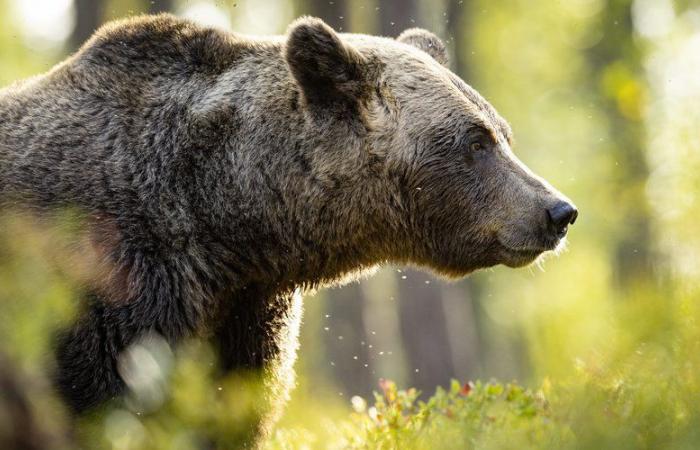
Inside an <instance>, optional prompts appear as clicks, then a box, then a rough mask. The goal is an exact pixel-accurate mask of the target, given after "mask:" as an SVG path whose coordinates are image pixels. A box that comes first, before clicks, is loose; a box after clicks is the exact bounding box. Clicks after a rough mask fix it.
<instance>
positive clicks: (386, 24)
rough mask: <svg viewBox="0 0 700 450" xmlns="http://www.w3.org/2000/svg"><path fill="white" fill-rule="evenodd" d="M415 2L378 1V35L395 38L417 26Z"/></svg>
mask: <svg viewBox="0 0 700 450" xmlns="http://www.w3.org/2000/svg"><path fill="white" fill-rule="evenodd" d="M418 22H419V21H418V1H417V0H379V33H380V34H381V35H382V36H392V37H396V36H398V35H399V34H401V32H402V31H403V30H405V29H407V28H412V27H415V26H417V25H416V24H417V23H418Z"/></svg>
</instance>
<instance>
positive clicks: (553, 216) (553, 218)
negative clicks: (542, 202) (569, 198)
mask: <svg viewBox="0 0 700 450" xmlns="http://www.w3.org/2000/svg"><path fill="white" fill-rule="evenodd" d="M547 215H548V216H549V221H550V222H551V224H552V225H553V226H554V229H555V230H556V232H557V234H564V233H566V227H568V226H569V224H571V225H573V224H574V222H576V218H577V217H578V211H577V210H576V207H575V206H574V205H572V204H571V203H568V202H564V201H560V202H557V203H556V204H555V205H554V206H552V207H551V208H548V209H547Z"/></svg>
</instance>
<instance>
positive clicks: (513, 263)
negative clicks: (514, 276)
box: [501, 240, 558, 268]
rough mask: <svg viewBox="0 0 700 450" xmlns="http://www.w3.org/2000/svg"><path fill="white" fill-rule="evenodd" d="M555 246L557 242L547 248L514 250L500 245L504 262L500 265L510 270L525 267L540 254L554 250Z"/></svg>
mask: <svg viewBox="0 0 700 450" xmlns="http://www.w3.org/2000/svg"><path fill="white" fill-rule="evenodd" d="M557 244H558V240H557V242H555V243H553V245H548V246H542V247H522V248H515V247H508V246H506V245H503V244H502V243H501V245H502V246H503V250H504V251H503V253H504V255H503V256H504V258H503V259H504V261H503V262H502V264H504V265H506V266H508V267H512V268H516V267H523V266H526V265H528V264H530V263H532V262H533V261H535V260H536V259H537V258H538V257H539V256H540V255H541V254H542V253H545V252H548V251H551V250H553V249H555V248H556V247H557Z"/></svg>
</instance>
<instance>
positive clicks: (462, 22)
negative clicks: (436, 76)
mask: <svg viewBox="0 0 700 450" xmlns="http://www.w3.org/2000/svg"><path fill="white" fill-rule="evenodd" d="M469 3H470V2H469V1H466V2H465V1H464V0H448V2H447V27H446V29H445V32H446V33H447V42H446V44H447V47H448V48H449V49H450V66H451V67H452V70H453V71H454V72H455V73H456V74H457V75H459V76H460V77H461V78H462V79H463V80H465V81H467V83H469V78H470V76H469V73H468V67H467V57H466V55H467V52H466V49H468V48H469V47H470V45H469V42H468V36H469V33H468V32H465V31H468V30H471V26H470V24H469V23H467V22H468V21H469V17H468V15H467V14H466V11H468V6H467V5H468V4H469Z"/></svg>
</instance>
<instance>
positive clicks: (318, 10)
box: [298, 0, 349, 31]
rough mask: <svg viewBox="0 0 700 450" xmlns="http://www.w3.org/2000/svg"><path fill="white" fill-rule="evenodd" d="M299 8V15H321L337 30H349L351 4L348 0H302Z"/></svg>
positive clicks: (320, 16)
mask: <svg viewBox="0 0 700 450" xmlns="http://www.w3.org/2000/svg"><path fill="white" fill-rule="evenodd" d="M298 9H299V11H298V13H299V14H298V15H304V14H308V15H311V16H315V17H319V18H321V19H323V21H324V22H326V23H327V24H328V25H330V26H331V27H333V29H334V30H336V31H348V30H347V29H346V28H347V23H348V13H349V4H348V2H347V1H346V0H334V1H328V0H302V1H301V2H300V4H299V8H298Z"/></svg>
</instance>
